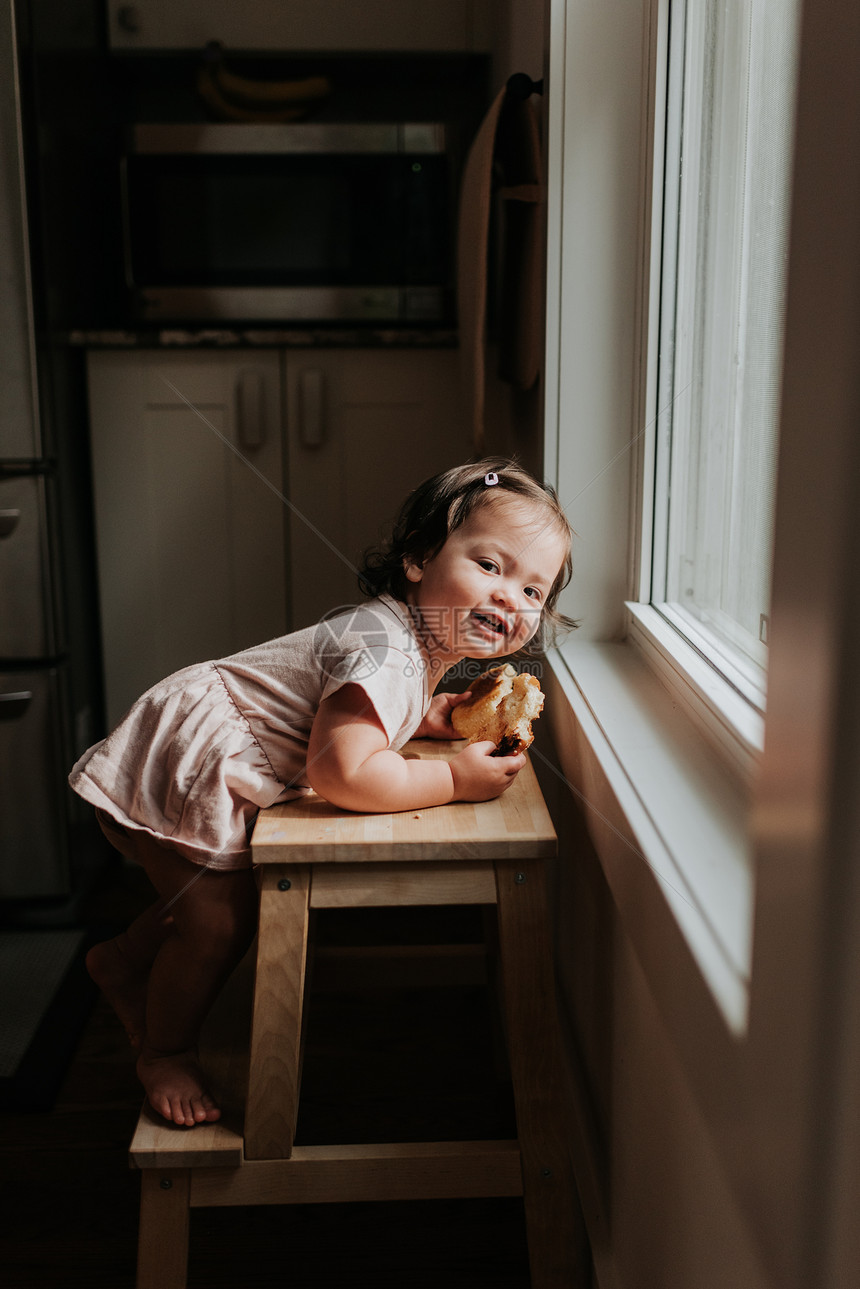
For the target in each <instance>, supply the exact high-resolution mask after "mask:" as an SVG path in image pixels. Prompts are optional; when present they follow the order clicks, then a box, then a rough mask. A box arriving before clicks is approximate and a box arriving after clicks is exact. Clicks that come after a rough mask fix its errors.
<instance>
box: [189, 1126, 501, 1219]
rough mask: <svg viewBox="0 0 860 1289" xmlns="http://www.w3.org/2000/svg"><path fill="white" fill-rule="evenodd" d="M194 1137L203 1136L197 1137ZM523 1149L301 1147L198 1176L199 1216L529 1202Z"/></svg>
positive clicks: (456, 1144)
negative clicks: (291, 1208)
mask: <svg viewBox="0 0 860 1289" xmlns="http://www.w3.org/2000/svg"><path fill="white" fill-rule="evenodd" d="M193 1131H196V1129H194V1130H193ZM522 1193H523V1182H522V1169H521V1166H520V1149H519V1145H518V1143H517V1142H516V1141H431V1142H408V1143H399V1142H397V1143H393V1144H389V1143H384V1144H380V1145H345V1146H295V1147H294V1148H293V1153H292V1156H291V1157H290V1158H289V1159H261V1160H249V1161H248V1162H247V1163H246V1164H245V1165H244V1167H243V1168H238V1169H222V1168H207V1169H203V1170H199V1169H198V1170H195V1171H194V1172H193V1173H192V1174H191V1196H190V1203H191V1207H192V1208H208V1207H219V1206H230V1205H237V1204H238V1205H242V1204H322V1203H325V1204H330V1203H334V1204H343V1203H349V1202H352V1201H356V1200H360V1201H364V1200H407V1199H475V1198H481V1197H489V1196H492V1197H499V1196H503V1197H508V1196H517V1195H522Z"/></svg>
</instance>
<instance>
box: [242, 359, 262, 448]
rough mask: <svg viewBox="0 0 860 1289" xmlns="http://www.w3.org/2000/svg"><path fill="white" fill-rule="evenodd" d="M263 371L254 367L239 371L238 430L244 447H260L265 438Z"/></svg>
mask: <svg viewBox="0 0 860 1289" xmlns="http://www.w3.org/2000/svg"><path fill="white" fill-rule="evenodd" d="M264 394H265V391H264V387H263V373H262V372H261V371H259V370H257V369H255V368H253V367H249V368H247V369H246V370H245V371H242V372H240V373H239V379H238V382H237V385H236V431H237V434H238V437H239V442H240V443H241V444H242V447H243V448H260V447H262V446H263V441H264V439H265V425H264V413H265V398H264Z"/></svg>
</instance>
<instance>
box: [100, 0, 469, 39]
mask: <svg viewBox="0 0 860 1289" xmlns="http://www.w3.org/2000/svg"><path fill="white" fill-rule="evenodd" d="M486 7H487V0H432V3H429V4H428V2H427V0H361V3H360V4H357V3H356V0H253V3H250V4H236V3H235V0H185V3H184V4H176V3H170V2H169V0H137V3H135V4H133V5H129V4H126V3H124V0H108V23H109V39H110V43H111V46H112V48H113V49H202V48H203V46H204V45H206V44H207V42H208V41H210V40H220V41H221V43H222V44H223V45H225V46H226V48H228V49H246V50H247V49H265V50H276V51H295V50H300V51H301V50H309V51H314V52H315V51H319V50H347V49H350V50H367V51H369V52H376V51H381V50H394V51H397V50H433V51H445V50H450V51H453V50H480V49H483V48H486V47H487V46H486V34H487V28H488V23H487V21H486V13H485V10H486ZM478 33H480V35H479V34H478ZM479 40H481V41H482V43H478V41H479Z"/></svg>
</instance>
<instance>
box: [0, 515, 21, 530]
mask: <svg viewBox="0 0 860 1289" xmlns="http://www.w3.org/2000/svg"><path fill="white" fill-rule="evenodd" d="M20 518H21V512H20V510H0V537H11V535H12V533H14V531H15V529H16V528H17V527H18V520H19V519H20Z"/></svg>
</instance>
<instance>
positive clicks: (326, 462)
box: [285, 349, 472, 627]
mask: <svg viewBox="0 0 860 1289" xmlns="http://www.w3.org/2000/svg"><path fill="white" fill-rule="evenodd" d="M285 361H286V372H287V381H286V389H287V427H288V428H287V438H288V444H289V448H288V452H289V475H290V501H291V513H290V543H289V545H290V569H291V576H290V586H291V599H292V619H293V625H294V626H295V627H301V626H307V625H309V624H310V623H312V622H315V621H317V620H318V619H319V618H320V617H321V616H322V615H323V614H324V613H325V612H327V611H328V610H330V609H332V608H334V607H335V606H337V605H343V604H354V603H355V602H356V599H357V597H358V584H357V578H356V569H357V566H358V563H359V561H360V559H361V555H362V552H363V551H365V550H366V549H367V548H368V547H369V546H372V545H375V544H376V543H378V541H379V539H380V535H381V533H382V532H383V531H384V530H385V528H386V525H388V524H390V522H391V520H393V518H394V516H395V514H396V512H397V511H398V510H399V508H400V506H401V505H402V503H403V502H404V501H405V499H406V496H407V494H408V493H409V492H410V491H411V489H413V488H414V487H416V486H417V485H418V484H419V483H420V482H421V481H422V480H423V479H425V478H427V477H428V476H429V475H431V474H435V473H436V472H437V471H439V470H445V469H448V467H450V466H452V465H459V464H460V463H461V462H463V461H465V460H467V459H468V458H469V456H470V455H471V452H472V446H471V442H470V438H469V432H468V428H467V426H466V423H465V416H464V413H463V406H462V404H463V399H462V396H461V387H460V376H459V363H458V355H457V353H456V351H454V350H421V351H410V350H395V351H392V350H387V351H380V350H367V349H364V350H361V349H355V350H317V351H315V352H312V353H311V352H308V353H306V354H304V355H297V354H295V353H288V354H287V356H286V359H285Z"/></svg>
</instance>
